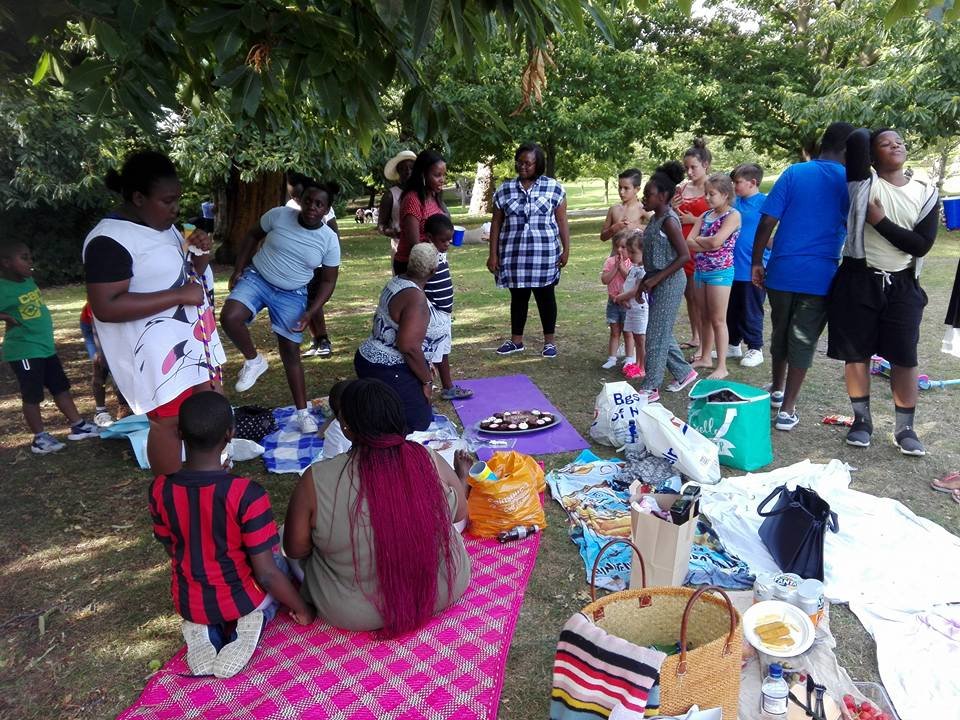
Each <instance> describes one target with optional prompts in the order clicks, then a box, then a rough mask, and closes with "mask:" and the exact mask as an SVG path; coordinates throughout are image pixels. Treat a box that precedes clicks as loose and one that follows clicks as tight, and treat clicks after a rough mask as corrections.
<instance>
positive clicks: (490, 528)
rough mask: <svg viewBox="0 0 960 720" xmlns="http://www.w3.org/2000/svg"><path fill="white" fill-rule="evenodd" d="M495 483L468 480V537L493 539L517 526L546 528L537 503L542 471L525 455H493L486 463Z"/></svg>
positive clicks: (542, 487) (541, 511)
mask: <svg viewBox="0 0 960 720" xmlns="http://www.w3.org/2000/svg"><path fill="white" fill-rule="evenodd" d="M487 467H489V468H490V469H491V470H492V471H493V472H494V473H495V474H496V476H497V478H498V480H496V481H495V482H490V481H487V480H475V479H474V478H472V477H471V478H468V479H467V482H468V483H469V484H470V488H471V490H470V495H469V497H468V498H467V509H468V514H469V517H470V534H471V535H477V536H479V537H496V535H497V533H499V532H503V531H505V530H511V529H513V528H515V527H517V526H518V525H538V526H540V528H545V527H546V526H547V518H546V516H545V515H544V512H543V506H542V505H541V504H540V493H541V492H543V490H544V489H545V487H546V484H545V482H544V475H543V468H541V467H540V466H539V465H538V464H537V461H536V460H534V459H533V458H532V457H530V456H529V455H524V454H523V453H518V452H516V451H510V452H497V453H494V454H493V457H491V458H490V459H489V460H487Z"/></svg>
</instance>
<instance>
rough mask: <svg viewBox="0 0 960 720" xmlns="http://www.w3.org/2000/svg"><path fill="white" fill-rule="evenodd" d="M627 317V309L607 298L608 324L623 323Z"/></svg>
mask: <svg viewBox="0 0 960 720" xmlns="http://www.w3.org/2000/svg"><path fill="white" fill-rule="evenodd" d="M626 319H627V309H626V308H625V307H624V306H623V305H618V304H617V303H615V302H614V301H613V300H611V299H610V298H609V297H608V298H607V325H613V324H617V325H623V323H624V321H626Z"/></svg>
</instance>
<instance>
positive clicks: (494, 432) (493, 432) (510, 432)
mask: <svg viewBox="0 0 960 720" xmlns="http://www.w3.org/2000/svg"><path fill="white" fill-rule="evenodd" d="M553 417H554V421H553V422H552V423H550V424H549V425H537V426H536V427H530V428H527V429H526V430H484V429H483V428H482V427H480V423H481V421H480V420H477V422H475V423H474V425H473V427H474V429H476V431H477V432H482V433H483V434H484V435H490V436H496V435H508V436H509V435H525V434H526V433H533V432H542V431H544V430H552V429H553V428H555V427H557V426H558V425H560V421H559V420H557V419H556V417H557V416H556V415H554V416H553Z"/></svg>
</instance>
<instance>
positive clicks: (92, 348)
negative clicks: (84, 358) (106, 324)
mask: <svg viewBox="0 0 960 720" xmlns="http://www.w3.org/2000/svg"><path fill="white" fill-rule="evenodd" d="M80 332H81V333H83V344H84V345H86V346H87V355H88V356H89V358H90V359H91V360H93V358H94V357H96V355H97V344H96V343H95V342H94V341H93V325H87V323H85V322H82V323H80Z"/></svg>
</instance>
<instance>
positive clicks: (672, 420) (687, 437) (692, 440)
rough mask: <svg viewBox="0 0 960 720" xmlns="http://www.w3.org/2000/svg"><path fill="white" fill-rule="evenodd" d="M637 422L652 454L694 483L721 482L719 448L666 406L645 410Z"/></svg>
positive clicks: (656, 406) (641, 412)
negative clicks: (674, 467) (662, 459)
mask: <svg viewBox="0 0 960 720" xmlns="http://www.w3.org/2000/svg"><path fill="white" fill-rule="evenodd" d="M637 420H638V425H639V426H640V435H641V437H642V438H643V442H644V444H645V445H646V446H647V450H649V451H650V452H651V453H653V454H654V455H657V456H659V457H662V458H664V459H665V460H666V461H667V462H669V463H670V464H672V465H675V466H676V468H677V470H679V471H680V472H681V473H683V474H684V475H686V476H687V477H688V478H689V479H690V480H693V481H694V482H697V483H701V484H708V485H713V484H714V483H718V482H720V461H719V458H718V451H717V446H716V445H714V444H713V443H712V442H710V441H709V440H707V439H706V438H705V437H704V436H703V435H701V434H700V433H699V432H697V431H696V430H694V429H693V428H692V427H690V426H689V425H687V424H686V423H685V422H684V421H683V420H681V419H680V418H678V417H677V416H676V415H674V414H673V413H672V412H670V411H669V410H667V408H665V407H664V406H663V405H661V404H660V403H654V404H653V405H646V406H644V407H643V408H641V410H640V417H639V418H638V419H637Z"/></svg>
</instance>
